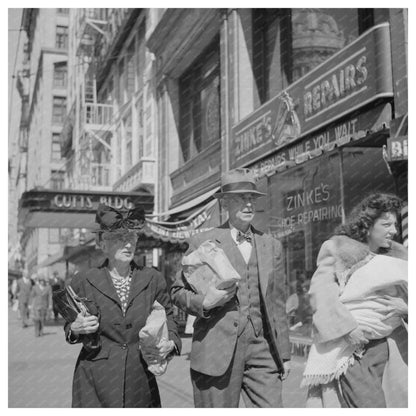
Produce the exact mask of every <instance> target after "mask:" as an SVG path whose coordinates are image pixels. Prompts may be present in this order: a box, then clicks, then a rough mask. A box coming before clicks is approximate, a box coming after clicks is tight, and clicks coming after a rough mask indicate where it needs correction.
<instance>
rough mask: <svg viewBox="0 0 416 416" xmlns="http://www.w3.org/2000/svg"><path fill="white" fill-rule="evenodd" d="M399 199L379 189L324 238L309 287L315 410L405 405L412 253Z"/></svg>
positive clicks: (309, 373)
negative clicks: (404, 240)
mask: <svg viewBox="0 0 416 416" xmlns="http://www.w3.org/2000/svg"><path fill="white" fill-rule="evenodd" d="M400 208H401V201H400V199H399V198H397V197H396V196H394V195H390V194H383V193H375V194H372V195H370V196H368V197H367V198H365V199H364V200H362V201H361V202H360V203H359V204H358V205H357V206H356V207H355V208H354V209H353V210H352V212H351V215H350V216H349V218H348V219H347V221H346V223H345V224H343V225H341V226H339V227H338V228H337V229H336V231H335V235H334V236H333V237H332V238H330V239H329V240H327V241H325V242H324V244H323V245H322V247H321V250H320V252H319V255H318V259H317V265H318V268H317V270H316V271H315V273H314V275H313V277H312V280H311V287H310V290H309V294H310V302H311V306H312V309H313V312H314V313H313V330H314V343H313V345H312V347H311V350H310V353H309V357H308V361H307V364H306V368H305V372H304V377H303V381H302V384H303V385H307V386H309V391H308V402H307V405H308V406H309V407H320V406H323V407H340V406H342V407H406V406H407V330H406V329H405V326H406V323H405V321H407V313H408V309H407V250H406V249H405V248H404V247H403V246H402V245H400V244H398V243H396V242H395V241H393V237H394V236H395V234H396V233H397V228H396V223H397V218H398V215H399V213H400Z"/></svg>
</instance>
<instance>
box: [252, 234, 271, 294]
mask: <svg viewBox="0 0 416 416" xmlns="http://www.w3.org/2000/svg"><path fill="white" fill-rule="evenodd" d="M253 234H254V241H255V244H256V254H257V267H258V270H259V280H260V290H261V293H262V295H263V299H265V298H266V290H267V284H268V282H269V276H270V272H271V271H272V270H273V253H272V252H271V250H270V245H269V244H267V239H266V238H265V237H264V236H263V235H262V234H260V233H259V232H258V231H257V230H255V229H253Z"/></svg>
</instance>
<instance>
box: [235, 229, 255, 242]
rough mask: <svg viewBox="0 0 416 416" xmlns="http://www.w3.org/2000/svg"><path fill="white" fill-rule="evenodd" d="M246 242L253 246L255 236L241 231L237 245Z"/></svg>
mask: <svg viewBox="0 0 416 416" xmlns="http://www.w3.org/2000/svg"><path fill="white" fill-rule="evenodd" d="M244 241H247V242H248V243H250V244H252V242H253V234H252V233H251V232H247V233H242V232H241V231H239V232H238V234H237V243H238V244H241V243H243V242H244Z"/></svg>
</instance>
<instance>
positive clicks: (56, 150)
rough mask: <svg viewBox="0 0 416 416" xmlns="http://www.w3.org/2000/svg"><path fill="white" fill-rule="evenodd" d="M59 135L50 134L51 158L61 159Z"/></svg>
mask: <svg viewBox="0 0 416 416" xmlns="http://www.w3.org/2000/svg"><path fill="white" fill-rule="evenodd" d="M61 157H62V156H61V135H60V134H59V133H53V134H52V148H51V160H61Z"/></svg>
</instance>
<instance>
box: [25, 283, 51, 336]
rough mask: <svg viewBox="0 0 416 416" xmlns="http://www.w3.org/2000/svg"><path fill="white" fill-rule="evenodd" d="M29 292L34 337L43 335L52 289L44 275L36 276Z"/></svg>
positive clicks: (49, 309) (49, 308)
mask: <svg viewBox="0 0 416 416" xmlns="http://www.w3.org/2000/svg"><path fill="white" fill-rule="evenodd" d="M35 282H36V284H35V285H34V286H33V287H32V291H31V293H30V300H29V302H30V309H31V311H32V318H33V323H34V325H35V337H41V336H42V335H43V328H44V326H45V322H46V317H47V316H48V314H50V312H51V311H52V289H51V287H50V286H49V285H48V284H47V283H46V279H45V278H44V277H41V276H39V277H36V278H35Z"/></svg>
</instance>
